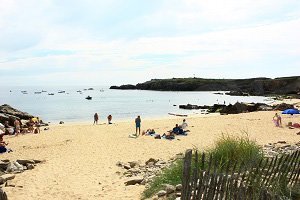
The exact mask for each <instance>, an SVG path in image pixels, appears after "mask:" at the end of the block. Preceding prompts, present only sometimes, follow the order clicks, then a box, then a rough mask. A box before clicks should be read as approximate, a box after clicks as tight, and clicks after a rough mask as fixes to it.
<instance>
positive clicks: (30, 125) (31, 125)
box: [26, 119, 34, 133]
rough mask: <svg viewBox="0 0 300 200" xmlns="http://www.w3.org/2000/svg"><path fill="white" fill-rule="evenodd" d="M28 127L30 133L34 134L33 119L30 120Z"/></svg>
mask: <svg viewBox="0 0 300 200" xmlns="http://www.w3.org/2000/svg"><path fill="white" fill-rule="evenodd" d="M26 124H27V127H28V129H27V130H28V132H29V133H33V131H34V127H33V126H34V121H33V120H32V119H30V120H29V121H28V122H27V123H26Z"/></svg>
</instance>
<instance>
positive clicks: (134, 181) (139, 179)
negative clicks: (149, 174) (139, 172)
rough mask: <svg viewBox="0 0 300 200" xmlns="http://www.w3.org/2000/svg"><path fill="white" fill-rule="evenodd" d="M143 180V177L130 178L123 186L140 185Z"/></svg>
mask: <svg viewBox="0 0 300 200" xmlns="http://www.w3.org/2000/svg"><path fill="white" fill-rule="evenodd" d="M143 180H144V178H143V177H138V176H137V177H134V178H131V179H129V180H127V181H126V182H125V183H124V184H125V185H135V184H140V183H141V182H142V181H143Z"/></svg>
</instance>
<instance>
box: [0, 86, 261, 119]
mask: <svg viewBox="0 0 300 200" xmlns="http://www.w3.org/2000/svg"><path fill="white" fill-rule="evenodd" d="M90 87H92V88H93V89H94V90H84V89H87V88H90ZM10 90H11V92H10ZM24 90H26V91H27V93H28V94H23V93H22V92H21V91H24ZM42 90H45V91H47V92H43V93H41V94H35V92H40V91H42ZM59 90H64V91H65V93H58V91H59ZM78 90H81V91H82V94H80V93H79V92H77V91H78ZM101 90H104V91H101ZM48 93H54V95H53V96H50V95H48ZM88 95H89V96H91V97H92V98H93V99H92V100H86V99H85V97H87V96H88ZM266 100H267V99H266V98H265V97H254V96H249V97H237V96H227V95H217V94H213V92H160V91H142V90H109V89H108V87H101V86H89V87H79V86H77V87H10V88H8V87H5V88H4V87H0V104H1V105H2V104H5V103H6V104H9V105H11V106H13V107H15V108H17V109H20V110H22V111H26V112H28V113H30V114H32V115H35V116H40V118H41V119H43V120H44V121H46V122H48V121H50V122H57V121H60V120H62V121H69V122H80V121H92V120H93V114H94V113H95V112H98V114H99V115H100V120H101V121H106V117H107V116H108V115H109V114H111V115H112V116H113V120H123V119H134V118H135V117H136V116H137V115H141V116H142V117H143V118H151V117H167V116H168V113H178V114H191V113H195V112H196V113H197V112H199V111H197V110H192V111H188V110H182V109H179V107H178V105H179V104H188V103H190V104H197V105H213V104H214V103H218V102H219V103H223V102H224V101H225V102H226V104H229V103H235V102H237V101H239V102H265V101H266ZM173 105H177V106H173Z"/></svg>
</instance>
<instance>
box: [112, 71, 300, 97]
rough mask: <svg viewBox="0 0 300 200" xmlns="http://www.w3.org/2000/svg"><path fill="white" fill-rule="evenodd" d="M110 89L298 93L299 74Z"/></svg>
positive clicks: (169, 81)
mask: <svg viewBox="0 0 300 200" xmlns="http://www.w3.org/2000/svg"><path fill="white" fill-rule="evenodd" d="M110 89H138V90H158V91H232V92H233V93H232V95H239V94H240V95H245V94H249V95H272V94H280V95H287V94H295V95H297V94H300V76H292V77H280V78H275V79H271V78H250V79H204V78H172V79H152V80H150V81H147V82H144V83H138V84H136V85H121V86H111V87H110Z"/></svg>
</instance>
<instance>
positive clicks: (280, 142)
mask: <svg viewBox="0 0 300 200" xmlns="http://www.w3.org/2000/svg"><path fill="white" fill-rule="evenodd" d="M277 143H279V144H286V141H278V142H277Z"/></svg>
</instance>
